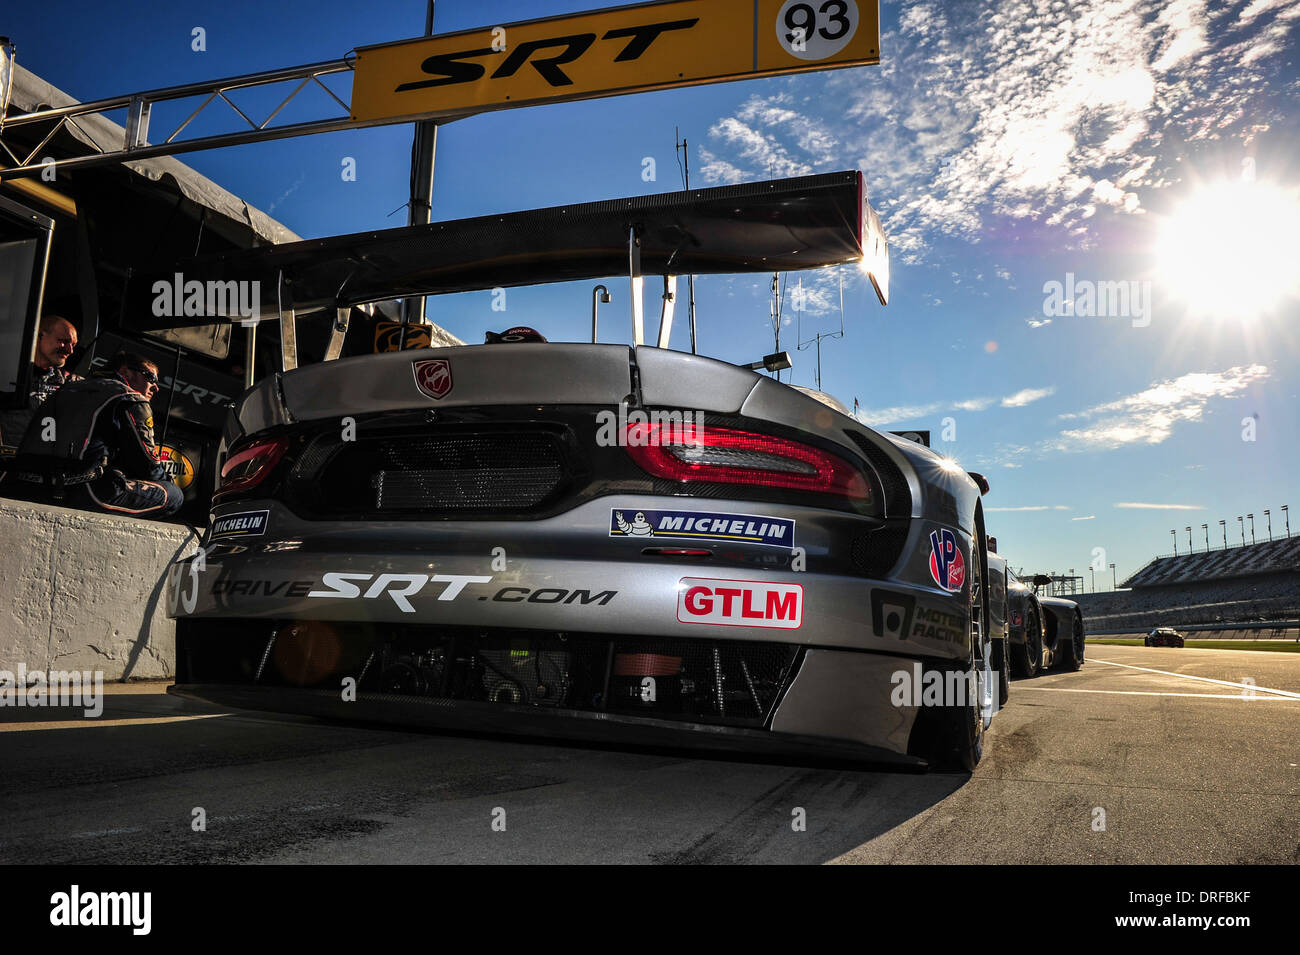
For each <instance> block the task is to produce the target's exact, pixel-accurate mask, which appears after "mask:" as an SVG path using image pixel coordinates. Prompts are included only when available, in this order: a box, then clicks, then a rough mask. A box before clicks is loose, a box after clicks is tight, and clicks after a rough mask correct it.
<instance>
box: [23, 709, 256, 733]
mask: <svg viewBox="0 0 1300 955" xmlns="http://www.w3.org/2000/svg"><path fill="white" fill-rule="evenodd" d="M230 715H231V714H230V713H195V714H193V715H190V716H140V717H131V718H129V719H118V720H104V719H100V718H98V717H94V716H88V717H82V718H80V719H77V718H74V719H70V720H47V721H45V722H40V723H38V722H31V723H0V733H22V732H26V731H29V730H84V729H102V728H103V727H105V726H153V725H156V724H159V723H185V722H188V721H190V720H210V719H212V718H213V717H214V716H230Z"/></svg>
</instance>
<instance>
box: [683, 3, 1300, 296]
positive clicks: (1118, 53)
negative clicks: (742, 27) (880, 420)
mask: <svg viewBox="0 0 1300 955" xmlns="http://www.w3.org/2000/svg"><path fill="white" fill-rule="evenodd" d="M1244 2H1245V0H1238V2H1234V3H1220V2H1215V0H1164V2H1163V3H1159V4H1153V3H1152V2H1151V0H1091V2H1087V3H1065V2H1062V0H999V2H992V0H984V2H977V3H963V4H953V3H944V2H942V0H913V2H909V3H906V4H904V5H903V6H902V7H901V9H900V10H899V26H898V29H897V30H896V31H889V32H887V33H886V34H885V35H884V36H883V37H882V40H881V42H882V46H883V47H884V49H885V50H886V51H887V54H886V56H885V58H884V60H883V61H882V63H881V64H880V66H878V67H870V68H865V69H860V70H843V71H837V72H835V73H832V74H827V75H825V76H818V77H815V78H814V77H810V78H806V79H801V80H799V81H798V82H799V83H800V84H801V85H800V87H799V88H800V89H803V88H807V87H812V88H813V89H816V90H817V92H816V93H814V94H811V95H810V96H809V97H807V98H805V99H800V100H798V101H796V100H795V99H794V98H793V97H792V96H791V95H790V93H789V92H783V93H780V94H778V95H774V96H766V97H761V96H751V97H750V98H749V99H748V100H746V101H745V102H744V103H743V104H742V105H741V106H740V107H739V108H738V109H737V110H736V112H735V115H734V116H731V117H728V118H725V119H723V120H720V121H719V122H718V123H717V124H715V125H714V127H713V129H712V130H711V132H710V140H711V141H710V149H712V150H713V153H715V154H717V155H710V157H709V158H708V159H706V162H705V176H706V178H707V179H708V180H709V181H715V182H721V181H736V180H737V179H740V178H755V177H758V178H762V177H766V176H767V175H768V173H769V168H775V169H776V170H777V171H778V174H781V172H780V171H781V170H782V169H783V168H788V169H792V170H796V169H797V170H804V169H811V168H820V169H829V168H833V167H840V168H852V167H853V166H856V167H857V168H859V169H861V170H862V171H863V172H864V173H865V174H866V177H867V185H868V193H869V194H870V195H871V196H872V198H873V201H874V204H875V205H876V207H877V209H878V210H879V211H880V212H881V214H882V215H883V216H884V218H885V224H886V228H887V230H888V231H889V234H890V238H891V242H892V246H893V249H894V251H895V254H896V255H897V256H898V257H899V258H900V259H901V260H902V261H904V262H910V261H915V260H916V259H918V258H919V257H921V256H922V255H923V254H924V250H925V248H926V246H927V245H928V244H929V243H932V242H933V241H934V240H935V237H936V236H943V235H948V236H958V237H962V238H966V239H968V240H970V241H972V242H979V241H981V240H983V239H986V238H987V237H988V236H989V235H990V232H989V229H990V226H991V225H992V223H991V222H990V220H991V219H995V218H1001V219H1004V220H1005V219H1007V218H1009V219H1012V220H1035V221H1039V222H1042V223H1045V224H1048V225H1052V226H1056V227H1059V228H1060V229H1061V230H1062V234H1063V236H1068V237H1069V241H1071V242H1072V243H1074V244H1076V245H1079V246H1087V245H1089V244H1090V243H1091V241H1093V235H1094V233H1093V232H1091V231H1090V230H1092V229H1093V228H1094V223H1095V222H1096V221H1097V218H1098V216H1097V213H1098V210H1103V211H1106V210H1109V211H1110V214H1112V215H1140V214H1142V213H1143V212H1144V211H1145V207H1144V204H1143V202H1144V198H1143V197H1144V196H1145V195H1147V194H1148V193H1149V191H1150V190H1153V189H1159V188H1163V187H1164V186H1167V185H1169V184H1170V182H1171V181H1173V180H1174V179H1176V178H1177V177H1178V176H1179V175H1180V173H1179V172H1178V171H1176V170H1178V169H1179V167H1177V166H1175V165H1174V163H1173V156H1172V154H1171V153H1170V151H1169V150H1167V149H1166V144H1168V143H1180V144H1186V143H1194V142H1196V141H1200V140H1212V139H1222V138H1225V137H1226V136H1228V135H1232V134H1233V133H1234V131H1242V130H1244V129H1245V127H1246V126H1247V125H1248V124H1255V125H1258V124H1261V123H1262V124H1265V125H1267V124H1268V123H1269V122H1270V121H1271V120H1272V119H1273V118H1274V117H1275V116H1276V115H1278V112H1279V110H1281V109H1283V108H1285V106H1284V103H1283V102H1282V101H1283V100H1284V97H1283V96H1282V95H1281V94H1282V93H1283V92H1284V91H1285V89H1286V87H1285V83H1286V74H1285V72H1284V67H1285V65H1286V62H1285V60H1286V55H1287V50H1288V49H1289V43H1290V40H1289V37H1290V32H1289V31H1290V29H1291V24H1292V23H1293V22H1294V21H1293V19H1292V17H1293V16H1297V15H1300V4H1296V3H1295V2H1294V0H1251V2H1250V3H1249V4H1247V5H1246V6H1245V7H1244V8H1243V7H1242V5H1241V4H1242V3H1244ZM1275 81H1276V82H1275ZM793 82H794V81H791V83H793ZM814 84H815V85H814ZM787 88H788V89H789V88H793V86H788V87H787ZM1265 94H1270V95H1273V94H1276V95H1275V99H1276V100H1277V102H1276V103H1272V102H1269V101H1267V97H1266V95H1265ZM1162 154H1164V155H1163V156H1162ZM1003 277H1004V276H1003ZM1004 280H1005V277H1004Z"/></svg>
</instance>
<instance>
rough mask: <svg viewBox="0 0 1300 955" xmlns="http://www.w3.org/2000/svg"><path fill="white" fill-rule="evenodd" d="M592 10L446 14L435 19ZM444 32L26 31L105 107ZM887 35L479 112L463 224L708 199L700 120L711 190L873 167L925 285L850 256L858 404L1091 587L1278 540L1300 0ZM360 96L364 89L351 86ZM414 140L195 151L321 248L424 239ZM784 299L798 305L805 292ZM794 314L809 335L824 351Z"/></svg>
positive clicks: (305, 28)
mask: <svg viewBox="0 0 1300 955" xmlns="http://www.w3.org/2000/svg"><path fill="white" fill-rule="evenodd" d="M594 5H595V4H593V3H591V2H565V0H536V2H532V3H527V4H524V3H510V2H504V0H476V2H474V3H469V2H465V0H441V2H439V3H438V5H437V16H436V18H435V28H436V29H437V31H439V32H448V31H452V30H459V29H468V28H472V27H481V26H492V25H495V24H499V23H508V22H510V21H512V20H519V19H526V18H532V17H539V16H549V15H554V14H561V13H567V12H572V11H576V10H583V9H589V8H590V7H592V6H594ZM423 20H424V4H423V2H408V0H404V2H384V3H372V4H356V3H353V2H348V3H342V2H331V0H314V2H311V3H305V2H298V0H282V2H278V3H248V2H228V3H221V4H211V3H168V4H162V3H139V4H124V5H104V4H100V3H86V4H81V3H73V2H55V3H49V4H45V5H41V6H39V7H36V6H32V5H26V6H24V7H21V8H18V9H14V8H13V5H11V6H10V9H7V10H6V11H5V13H4V14H3V15H2V16H0V33H7V34H8V35H9V36H11V37H12V38H13V39H14V40H15V42H16V43H17V45H18V61H19V62H20V63H21V64H23V65H24V66H26V67H27V68H28V69H31V70H33V71H34V72H36V73H38V74H39V75H41V76H42V77H44V78H45V79H47V80H48V81H50V82H52V83H53V84H54V85H56V86H59V87H61V88H62V89H64V90H65V91H67V92H68V93H70V94H72V95H73V96H76V97H78V98H80V99H94V98H99V97H103V96H109V95H114V94H119V93H125V92H131V91H136V90H143V89H149V88H153V87H160V86H167V85H172V84H177V83H183V82H192V81H195V80H199V79H210V78H216V77H220V76H229V75H235V74H239V73H244V72H254V71H258V70H266V69H271V68H275V67H282V66H289V65H296V64H301V63H311V62H317V61H322V60H329V59H334V58H337V57H339V56H342V55H343V54H344V53H346V52H347V51H348V50H349V49H351V48H353V47H356V46H363V45H366V44H369V43H377V42H383V41H388V40H394V39H399V38H404V37H407V36H414V35H417V34H418V33H420V32H421V31H422V29H423ZM882 25H883V37H882V47H881V49H882V53H883V60H882V63H881V65H880V66H878V67H866V68H861V69H853V70H840V71H832V72H827V73H820V74H807V75H803V76H798V77H791V78H784V79H770V80H754V81H747V82H742V83H728V84H721V85H716V86H706V87H697V88H694V89H687V90H676V91H667V92H661V93H649V94H641V95H637V96H630V97H617V98H613V99H607V100H597V101H592V102H587V103H575V104H566V105H556V106H546V107H539V108H533V109H525V110H511V111H506V112H500V113H495V114H487V115H483V116H479V117H473V118H470V119H466V120H462V121H459V122H456V123H452V124H449V125H447V126H446V127H444V128H443V129H442V130H441V132H440V134H439V140H438V153H437V171H436V181H435V189H434V217H435V218H439V219H443V218H458V217H461V216H469V215H477V214H483V213H489V212H495V211H503V210H508V209H521V208H530V207H535V206H542V205H551V204H559V203H565V202H580V201H588V200H594V199H602V198H611V197H614V196H621V195H633V194H638V193H645V192H657V191H668V190H673V189H677V188H680V179H679V175H678V166H677V162H676V160H675V158H674V153H673V132H674V127H675V126H676V127H680V129H681V132H682V134H683V135H684V136H685V137H686V138H687V139H688V140H689V141H690V142H691V146H692V158H691V166H692V184H693V185H711V184H720V183H725V182H733V181H745V180H756V179H762V178H768V177H769V175H770V174H771V173H775V174H776V175H778V176H780V175H794V174H802V173H808V172H830V171H834V170H838V169H853V168H860V169H862V170H863V171H864V172H865V174H866V177H867V182H868V187H869V192H870V196H871V200H872V203H873V205H875V207H876V208H877V209H878V210H879V211H880V212H881V214H882V216H883V217H884V220H885V224H886V229H887V231H888V232H889V234H890V236H891V241H892V242H893V246H894V256H895V257H894V269H893V300H892V302H891V304H890V305H889V306H888V307H887V308H881V307H880V306H879V305H877V304H876V303H875V301H874V297H873V296H871V295H870V294H869V291H868V289H867V287H866V286H865V283H864V282H863V280H862V279H861V278H860V277H858V276H857V275H855V274H847V275H846V279H847V284H846V291H845V327H846V334H845V337H844V338H843V339H842V340H839V341H831V342H827V343H824V346H823V363H822V381H823V387H824V388H825V390H827V391H829V392H831V393H832V394H834V395H836V396H837V397H839V398H840V399H841V400H843V401H845V402H846V403H848V404H850V405H851V404H852V403H853V401H854V399H855V398H857V399H858V400H859V401H860V403H861V407H862V414H863V418H864V420H866V421H867V422H868V423H871V424H873V425H878V426H880V427H882V428H895V429H901V428H930V429H931V430H932V431H933V432H934V437H935V439H936V441H935V446H936V447H937V448H939V449H941V450H943V451H944V452H945V453H948V454H951V455H953V456H955V457H956V458H957V459H958V460H959V461H960V462H961V463H962V464H963V465H965V466H967V467H970V468H974V469H978V470H981V471H983V472H985V473H986V474H987V475H988V476H989V478H990V481H991V483H992V491H991V493H990V495H989V496H988V498H986V501H985V504H986V506H987V507H988V508H989V509H990V511H991V513H990V518H989V524H990V529H991V531H992V532H993V533H995V534H997V535H998V536H999V537H1000V539H1001V541H1002V549H1003V552H1004V553H1006V554H1007V555H1008V556H1009V557H1010V558H1011V561H1012V564H1013V566H1021V565H1023V566H1025V567H1026V568H1027V569H1030V570H1040V571H1047V570H1052V571H1057V572H1064V571H1065V570H1067V569H1069V568H1074V569H1075V570H1076V572H1079V573H1083V574H1084V576H1085V577H1086V576H1088V575H1087V574H1086V572H1085V571H1084V568H1086V567H1087V566H1088V565H1089V563H1090V562H1091V561H1092V560H1093V559H1094V553H1095V548H1104V550H1105V560H1104V563H1106V564H1109V563H1111V562H1114V563H1115V564H1116V565H1117V569H1118V572H1119V575H1120V578H1121V579H1123V576H1124V575H1126V574H1128V573H1131V572H1133V571H1135V570H1136V569H1138V567H1140V566H1141V565H1142V564H1143V563H1144V562H1145V561H1146V560H1147V559H1149V558H1150V557H1151V556H1152V555H1153V554H1156V553H1168V552H1169V550H1170V544H1171V540H1170V535H1169V530H1170V529H1171V528H1177V529H1178V537H1179V544H1178V547H1179V550H1180V551H1183V550H1184V549H1185V548H1186V541H1187V534H1186V532H1185V531H1184V530H1183V528H1184V527H1185V526H1187V525H1189V524H1190V525H1192V526H1193V528H1194V537H1193V539H1194V540H1195V541H1197V543H1198V546H1200V547H1204V535H1203V533H1202V531H1201V529H1200V525H1201V524H1202V523H1208V524H1210V526H1211V542H1212V543H1213V542H1214V540H1215V538H1216V536H1217V537H1218V540H1219V542H1220V545H1221V541H1222V537H1221V535H1219V531H1218V524H1217V522H1218V521H1219V520H1220V519H1227V520H1228V522H1229V523H1230V525H1231V527H1230V530H1229V540H1230V541H1232V540H1233V534H1234V532H1235V531H1236V528H1237V522H1236V516H1237V515H1239V514H1241V515H1244V514H1245V513H1247V512H1248V511H1253V512H1254V513H1255V515H1256V534H1257V536H1259V537H1261V538H1262V537H1263V533H1264V520H1263V513H1262V511H1263V509H1264V508H1266V507H1269V508H1271V509H1272V511H1273V516H1274V518H1275V520H1274V522H1273V524H1274V529H1275V531H1276V530H1277V529H1279V528H1280V527H1281V524H1282V522H1281V520H1280V517H1281V515H1280V512H1279V508H1280V506H1281V505H1282V504H1289V503H1291V492H1292V491H1293V490H1294V489H1295V488H1296V484H1295V482H1294V480H1293V479H1292V475H1293V474H1294V473H1295V471H1296V465H1297V463H1298V462H1297V456H1298V455H1300V452H1298V451H1297V442H1296V441H1295V440H1294V436H1295V435H1297V434H1298V433H1300V401H1297V390H1298V389H1297V377H1298V375H1297V371H1296V368H1297V366H1298V365H1300V362H1298V361H1297V359H1298V358H1300V322H1298V321H1297V319H1298V318H1300V297H1298V292H1300V290H1298V289H1297V285H1296V284H1295V276H1297V275H1300V268H1298V267H1297V265H1296V263H1297V262H1300V244H1298V243H1297V236H1298V235H1300V229H1297V226H1300V160H1298V159H1297V158H1296V157H1300V148H1298V147H1300V109H1297V106H1296V104H1297V103H1300V73H1298V71H1297V67H1296V62H1295V52H1294V51H1295V49H1296V38H1297V31H1300V5H1297V4H1296V3H1295V2H1283V0H1235V2H1210V0H1165V2H1157V0H1092V2H1088V3H1083V2H1080V3H1061V2H1052V0H1006V2H1001V3H993V2H976V0H962V2H940V0H908V2H901V3H898V2H885V3H884V4H883V6H882ZM196 26H201V27H203V29H204V30H205V31H206V46H207V49H206V51H204V52H196V51H194V50H193V49H192V48H191V31H192V29H193V28H194V27H196ZM336 89H338V90H339V91H340V95H342V97H343V98H344V99H345V100H346V98H347V96H346V90H347V84H346V82H343V83H340V84H336ZM321 95H323V94H321ZM237 102H240V104H241V106H244V105H246V106H247V107H249V108H256V106H257V105H259V100H258V99H257V98H255V97H253V98H250V97H245V98H244V99H242V100H241V99H237ZM272 105H273V104H272ZM266 109H269V106H267V107H265V108H264V109H263V112H265V111H266ZM183 115H184V114H183V113H182V114H181V116H183ZM287 115H292V114H287ZM178 118H179V117H178ZM166 119H167V116H166V114H165V112H164V111H163V110H159V111H158V112H157V113H156V114H155V119H154V129H155V130H159V129H161V127H162V126H163V124H164V123H165V122H166ZM225 128H231V127H225ZM410 143H411V127H410V126H392V127H385V128H378V129H370V130H359V131H356V132H351V133H337V134H332V135H329V136H321V137H311V138H305V139H295V140H286V141H281V142H273V143H263V144H257V145H251V146H244V147H239V148H235V149H227V150H216V151H208V152H203V153H191V154H187V155H186V156H182V157H181V158H182V159H183V161H185V162H187V163H189V164H190V165H192V166H194V167H195V168H196V169H198V170H199V171H200V172H202V173H203V174H205V175H207V176H209V177H210V178H212V179H214V180H216V181H217V182H219V183H221V184H222V185H223V186H225V187H226V188H228V189H230V190H231V191H232V192H234V193H235V194H237V195H239V196H242V197H243V198H245V199H247V200H248V201H249V202H250V203H252V204H253V205H255V206H258V207H259V208H261V209H263V210H264V211H267V212H269V213H270V214H272V215H273V216H274V217H275V218H277V219H279V220H280V221H281V222H283V223H285V224H286V225H287V226H289V227H290V228H291V229H293V230H294V231H296V232H297V233H299V234H300V235H302V236H305V237H307V236H318V235H328V234H336V233H343V232H351V231H358V230H362V229H373V228H385V227H391V226H397V225H402V224H404V222H405V219H404V216H405V211H404V209H402V206H403V204H404V202H405V201H406V189H407V164H408V162H409V155H410ZM346 157H351V158H353V159H354V160H355V161H356V169H357V179H356V181H355V182H347V181H344V180H343V178H342V177H341V175H340V170H341V166H342V163H343V161H344V159H345V158H346ZM645 157H653V158H654V160H655V162H656V167H657V170H656V171H657V181H655V182H646V181H643V179H642V170H643V168H644V167H643V160H644V158H645ZM395 210H398V211H395ZM1068 275H1073V276H1074V282H1075V289H1076V290H1078V289H1081V288H1082V287H1083V286H1082V284H1081V283H1087V282H1107V283H1117V282H1122V283H1125V289H1126V290H1132V289H1136V291H1137V292H1138V293H1139V294H1140V295H1141V296H1142V297H1141V299H1140V303H1141V306H1142V307H1141V308H1138V307H1137V306H1136V305H1135V303H1134V302H1132V301H1131V302H1130V303H1129V307H1128V311H1127V312H1126V313H1125V314H1124V315H1121V316H1108V315H1097V314H1079V313H1080V312H1087V311H1088V309H1087V305H1086V303H1084V302H1079V303H1076V304H1077V307H1076V308H1075V309H1074V314H1050V313H1051V312H1053V311H1059V310H1056V309H1052V308H1051V307H1050V306H1049V304H1048V303H1046V299H1047V298H1048V297H1049V296H1048V294H1046V292H1045V289H1046V287H1047V286H1048V283H1052V282H1058V283H1061V285H1062V286H1064V285H1065V284H1066V282H1067V276H1068ZM794 281H795V279H794V278H793V277H792V279H791V282H792V284H793V282H794ZM804 281H805V289H806V297H805V303H806V307H805V310H804V313H803V322H804V331H805V337H806V336H807V334H808V333H810V332H812V331H815V330H823V331H831V330H834V329H836V328H838V325H839V309H838V286H837V281H838V277H837V275H836V274H835V273H834V272H828V273H818V274H809V275H807V276H805V280H804ZM1130 283H1136V285H1135V286H1133V285H1130ZM1147 283H1149V285H1148V284H1147ZM610 284H611V286H612V288H613V291H614V295H615V301H614V304H612V305H609V306H606V307H605V310H604V312H603V319H602V328H603V329H605V330H607V332H608V336H606V335H602V340H609V341H616V340H626V339H627V336H628V334H629V332H630V323H629V322H628V321H627V319H626V314H627V313H626V308H627V291H626V285H625V283H617V282H616V283H610ZM696 291H697V311H698V313H699V317H700V330H701V334H700V347H701V351H702V352H703V353H705V354H709V355H713V356H715V357H719V358H723V359H727V360H731V361H746V362H747V361H750V360H753V359H754V358H757V357H759V356H761V355H762V354H764V353H765V352H767V351H770V350H771V345H772V330H771V325H770V318H769V312H768V309H769V306H768V302H769V296H768V281H767V280H766V279H764V278H763V277H761V276H754V277H735V278H732V277H708V278H704V279H701V280H699V281H698V282H697V287H696ZM1148 296H1149V297H1148ZM1103 298H1104V296H1103ZM589 303H590V286H589V285H588V284H579V285H563V286H554V287H549V288H546V289H529V290H512V291H511V292H510V293H509V297H508V300H507V304H508V309H507V311H506V312H505V313H504V315H503V314H502V313H499V312H493V311H492V310H491V308H490V305H491V299H490V295H489V293H486V292H484V293H476V294H473V295H463V296H454V297H452V296H449V297H443V298H440V299H436V300H433V301H432V302H431V307H430V317H431V318H433V319H434V320H435V321H437V322H439V323H440V324H442V325H443V326H445V327H447V328H448V329H450V330H451V331H452V332H454V333H456V334H458V335H460V336H461V337H462V338H464V339H465V340H467V341H471V342H474V341H481V340H482V334H483V331H484V330H485V329H488V328H492V329H497V330H499V329H500V328H501V327H504V326H506V325H512V324H529V325H533V326H535V327H538V328H540V329H542V330H543V331H544V332H545V333H546V334H547V335H548V336H549V337H550V338H551V339H552V340H557V339H558V340H583V339H584V337H585V336H586V334H587V330H588V328H589V315H590V311H589V309H590V304H589ZM785 312H786V316H787V318H788V319H790V320H791V321H793V320H794V316H795V311H794V308H793V306H792V303H791V302H790V301H789V300H787V302H786V305H785ZM678 332H679V334H675V335H674V340H673V345H674V347H679V348H685V347H687V345H688V342H687V339H686V337H685V329H684V328H679V329H678ZM795 333H796V328H795V326H794V325H793V324H792V325H790V326H789V327H787V328H785V329H784V330H783V332H782V347H784V348H788V349H789V350H791V351H792V352H793V351H794V347H793V346H794V339H795ZM813 378H814V359H813V351H812V350H807V351H803V352H800V353H797V354H796V366H795V369H794V371H793V381H794V382H795V383H798V384H805V385H811V384H812V382H813ZM787 380H788V378H787ZM1247 418H1249V419H1251V421H1252V422H1253V424H1243V419H1247ZM946 419H947V420H946ZM945 424H947V425H948V426H949V433H950V435H951V436H952V437H954V440H951V441H943V440H941V438H942V436H943V432H944V430H945ZM1252 428H1253V432H1254V433H1253V438H1254V440H1243V434H1245V435H1246V436H1250V435H1249V432H1250V430H1251V429H1252ZM953 432H955V434H954V433H953ZM1125 505H1129V506H1125ZM1133 505H1141V506H1133ZM1298 526H1300V525H1298ZM1237 539H1238V540H1239V539H1240V537H1239V536H1238V537H1237ZM1247 539H1249V531H1247ZM1103 578H1104V580H1105V581H1106V583H1105V585H1104V586H1109V578H1110V573H1109V571H1108V570H1107V572H1106V573H1105V574H1101V573H1098V574H1097V583H1098V585H1099V587H1101V586H1103Z"/></svg>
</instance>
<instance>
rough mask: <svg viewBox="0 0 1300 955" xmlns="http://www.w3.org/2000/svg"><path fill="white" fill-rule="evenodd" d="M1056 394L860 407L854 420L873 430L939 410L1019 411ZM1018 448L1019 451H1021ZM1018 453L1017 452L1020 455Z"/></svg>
mask: <svg viewBox="0 0 1300 955" xmlns="http://www.w3.org/2000/svg"><path fill="white" fill-rule="evenodd" d="M1054 391H1056V389H1055V388H1041V389H1033V388H1026V389H1025V390H1023V391H1018V392H1016V393H1015V394H1014V395H1008V396H1007V397H1005V398H1001V399H999V398H961V399H955V400H953V401H932V402H930V403H929V404H924V405H897V406H895V407H892V408H863V409H861V410H860V411H859V412H858V414H857V418H858V420H859V421H861V422H862V423H863V424H865V425H867V426H868V427H875V426H876V425H881V424H899V423H903V422H907V421H916V420H918V419H920V418H926V417H929V416H930V415H933V414H937V413H939V412H941V411H987V410H988V409H989V408H992V407H993V406H994V405H996V404H1001V405H1002V407H1004V408H1019V407H1022V406H1024V405H1027V404H1029V403H1030V402H1031V401H1037V400H1038V399H1039V398H1043V397H1045V396H1047V395H1050V394H1052V393H1053V392H1054ZM1023 450H1024V449H1023V448H1021V449H1019V451H1023ZM1019 451H1018V452H1017V453H1019Z"/></svg>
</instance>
